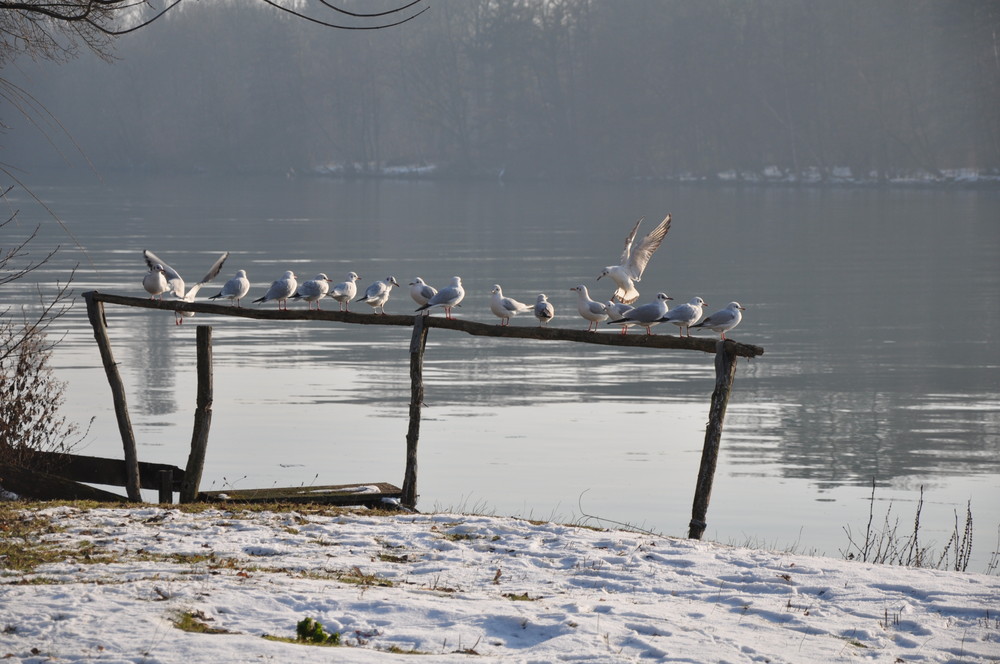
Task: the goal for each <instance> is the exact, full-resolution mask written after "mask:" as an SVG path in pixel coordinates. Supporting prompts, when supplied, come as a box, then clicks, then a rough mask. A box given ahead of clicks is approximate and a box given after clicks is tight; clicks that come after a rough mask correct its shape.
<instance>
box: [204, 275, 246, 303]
mask: <svg viewBox="0 0 1000 664" xmlns="http://www.w3.org/2000/svg"><path fill="white" fill-rule="evenodd" d="M249 292H250V280H249V279H247V271H246V270H239V271H237V272H236V276H235V277H233V278H232V279H230V280H229V281H227V282H226V283H225V284H223V286H222V290H220V291H219V292H218V293H216V294H215V295H212V296H211V297H209V298H208V299H210V300H218V299H220V298H222V299H224V300H229V301H230V302H233V303H235V305H236V306H237V307H238V306H240V300H242V299H243V298H245V297H246V296H247V293H249Z"/></svg>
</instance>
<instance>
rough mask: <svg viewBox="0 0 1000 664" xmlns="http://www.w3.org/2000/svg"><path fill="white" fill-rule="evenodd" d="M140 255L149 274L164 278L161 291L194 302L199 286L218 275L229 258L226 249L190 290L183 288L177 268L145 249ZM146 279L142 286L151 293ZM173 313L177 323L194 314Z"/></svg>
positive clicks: (191, 312) (183, 300)
mask: <svg viewBox="0 0 1000 664" xmlns="http://www.w3.org/2000/svg"><path fill="white" fill-rule="evenodd" d="M142 256H143V258H145V259H146V265H147V266H149V270H150V271H149V274H153V273H157V272H158V273H159V274H161V275H163V278H164V279H165V280H166V289H165V290H161V293H166V294H167V295H169V296H170V297H171V298H173V299H175V300H181V301H182V302H194V298H195V297H196V296H197V295H198V291H200V290H201V287H202V286H204V285H205V284H207V283H208V282H210V281H211V280H212V279H215V278H216V277H217V276H219V272H220V271H221V270H222V264H223V263H225V262H226V259H227V258H229V252H228V251H227V252H226V253H224V254H222V255H221V256H219V258H218V260H216V261H215V263H213V264H212V267H210V268H209V269H208V274H206V275H205V276H204V277H202V278H201V280H200V281H199V282H198V283H196V284H195V285H194V286H192V287H191V289H190V290H185V289H186V285H185V283H184V279H183V278H182V277H181V275H180V274H179V273H178V272H177V270H175V269H174V268H172V267H170V266H169V265H167V264H166V263H164V262H163V261H162V260H161V259H160V258H158V257H157V255H156V254H154V253H153V252H152V251H150V250H149V249H146V250H145V251H143V252H142ZM149 274H147V275H146V277H147V278H148V277H149ZM146 280H147V279H143V286H145V287H146V290H147V291H149V292H150V293H152V291H151V290H150V289H149V287H148V286H146ZM174 314H175V316H174V323H175V324H177V325H180V324H181V323H183V322H184V319H185V318H190V317H191V316H194V312H193V311H175V312H174Z"/></svg>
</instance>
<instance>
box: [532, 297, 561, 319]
mask: <svg viewBox="0 0 1000 664" xmlns="http://www.w3.org/2000/svg"><path fill="white" fill-rule="evenodd" d="M555 317H556V310H555V307H553V306H552V303H551V302H549V300H548V298H547V297H546V295H545V293H539V294H538V300H537V301H536V302H535V318H537V319H538V324H539V325H541V326H543V327H544V326H545V324H546V323H548V322H549V321H550V320H552V319H553V318H555Z"/></svg>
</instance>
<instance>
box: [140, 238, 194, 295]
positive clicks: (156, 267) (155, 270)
mask: <svg viewBox="0 0 1000 664" xmlns="http://www.w3.org/2000/svg"><path fill="white" fill-rule="evenodd" d="M142 257H143V258H145V259H146V266H147V267H148V268H149V272H147V273H146V276H144V277H143V278H142V287H143V288H145V289H146V292H147V293H149V295H150V298H149V299H153V298H162V296H163V294H164V293H171V294H172V295H173V296H174V297H175V298H182V297H184V280H183V279H181V275H179V274H178V273H177V270H175V269H174V268H172V267H170V266H169V265H167V264H166V263H165V262H164V261H162V260H160V258H159V257H158V256H157V255H156V254H154V253H153V252H152V251H150V250H149V249H146V250H144V251H143V252H142Z"/></svg>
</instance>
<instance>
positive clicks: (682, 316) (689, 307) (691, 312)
mask: <svg viewBox="0 0 1000 664" xmlns="http://www.w3.org/2000/svg"><path fill="white" fill-rule="evenodd" d="M706 306H708V302H705V300H703V299H701V298H700V297H696V298H693V299H692V300H691V301H690V302H688V303H687V304H682V305H681V306H679V307H674V308H673V309H671V310H670V311H668V312H667V313H666V315H665V316H663V318H661V319H660V322H661V323H673V324H674V325H676V326H677V327H678V328H680V332H678V334H679V335H680V336H682V337H683V336H684V332H687V336H689V337H690V336H691V329H690V328H691V326H692V325H693V324H694V323H695V322H697V320H698V319H699V318H701V309H702V307H706Z"/></svg>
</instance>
